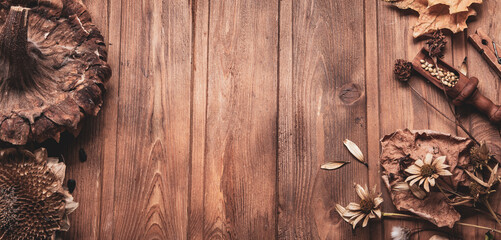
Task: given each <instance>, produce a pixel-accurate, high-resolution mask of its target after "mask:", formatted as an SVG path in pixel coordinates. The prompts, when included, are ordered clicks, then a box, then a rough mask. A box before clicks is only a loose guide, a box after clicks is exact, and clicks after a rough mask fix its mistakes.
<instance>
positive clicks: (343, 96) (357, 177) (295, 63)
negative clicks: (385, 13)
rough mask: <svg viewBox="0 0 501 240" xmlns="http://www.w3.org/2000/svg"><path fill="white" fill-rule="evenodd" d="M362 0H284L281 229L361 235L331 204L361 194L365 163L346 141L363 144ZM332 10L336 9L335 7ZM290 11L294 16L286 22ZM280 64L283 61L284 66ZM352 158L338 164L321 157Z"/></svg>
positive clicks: (300, 234) (306, 234)
mask: <svg viewBox="0 0 501 240" xmlns="http://www.w3.org/2000/svg"><path fill="white" fill-rule="evenodd" d="M363 4H364V2H363V1H361V0H360V1H359V0H357V1H326V0H324V1H293V2H292V3H291V2H289V1H282V4H281V13H280V16H281V18H282V17H284V19H281V30H280V34H281V37H280V61H279V62H280V68H281V70H280V72H279V74H280V81H279V82H280V87H279V89H280V93H279V105H280V107H279V133H280V135H279V159H278V166H279V169H278V174H279V207H280V208H279V213H280V214H279V220H278V222H279V233H278V234H279V237H280V238H283V239H297V238H305V239H318V238H320V239H366V238H368V237H369V231H368V229H367V228H365V229H361V228H360V229H357V230H356V231H355V232H354V233H353V234H352V230H351V226H350V225H348V224H347V223H345V222H344V221H343V220H342V219H341V217H340V216H339V215H338V213H337V212H336V210H335V204H336V203H340V204H343V205H347V204H348V202H350V201H358V197H357V196H356V194H355V191H354V189H353V184H354V182H356V183H360V184H366V183H367V181H368V171H367V168H366V167H365V166H364V165H362V164H360V163H358V162H357V161H356V160H355V159H354V158H353V157H352V156H351V155H350V153H349V152H348V151H347V150H346V149H345V148H344V146H343V144H342V141H343V139H345V138H349V139H350V140H352V141H354V142H356V143H357V144H358V145H359V146H360V148H361V149H362V150H363V152H366V150H367V144H366V143H367V132H366V126H367V121H366V98H365V89H364V88H365V86H366V85H365V71H364V66H365V57H364V9H363V8H358V7H357V8H354V7H353V6H363ZM333 13H336V14H333ZM288 19H292V24H291V25H289V24H290V23H288V21H289V20H288ZM282 67H283V69H282ZM333 160H351V161H352V163H351V164H350V165H347V166H346V167H343V168H342V169H339V170H336V171H332V172H330V171H324V170H321V169H320V165H321V164H322V163H324V162H328V161H333Z"/></svg>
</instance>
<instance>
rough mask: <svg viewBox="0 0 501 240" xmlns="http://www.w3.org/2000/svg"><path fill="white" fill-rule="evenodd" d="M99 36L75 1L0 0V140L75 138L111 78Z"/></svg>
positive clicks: (23, 141)
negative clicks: (68, 135) (67, 133)
mask: <svg viewBox="0 0 501 240" xmlns="http://www.w3.org/2000/svg"><path fill="white" fill-rule="evenodd" d="M106 59H107V52H106V44H105V43H104V38H103V36H102V35H101V33H100V31H99V30H98V29H97V27H96V26H95V25H94V24H93V23H92V21H91V17H90V13H89V12H88V11H87V9H86V7H85V6H84V5H83V3H82V1H81V0H43V1H42V0H22V1H21V0H0V93H1V101H0V140H2V141H5V142H9V143H12V144H15V145H25V144H26V143H28V142H42V141H44V140H46V139H48V138H54V139H56V140H58V139H59V134H60V133H61V132H63V131H66V130H68V131H70V132H71V133H73V134H75V135H76V134H78V132H79V130H80V124H79V123H80V121H81V119H83V118H84V116H86V115H96V114H97V113H98V112H99V110H100V108H101V105H102V97H103V95H104V91H105V87H104V82H105V81H107V80H108V79H109V78H110V76H111V68H110V67H109V66H108V64H107V63H106Z"/></svg>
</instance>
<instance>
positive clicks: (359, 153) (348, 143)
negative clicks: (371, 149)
mask: <svg viewBox="0 0 501 240" xmlns="http://www.w3.org/2000/svg"><path fill="white" fill-rule="evenodd" d="M343 143H344V145H345V146H346V148H348V151H350V153H351V154H352V155H353V156H354V157H355V158H356V159H357V160H358V161H360V162H362V163H363V164H365V159H364V154H362V151H361V150H360V148H359V147H358V146H357V144H355V143H354V142H352V141H350V140H348V139H345V140H344V141H343Z"/></svg>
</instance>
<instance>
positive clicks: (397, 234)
mask: <svg viewBox="0 0 501 240" xmlns="http://www.w3.org/2000/svg"><path fill="white" fill-rule="evenodd" d="M410 236H411V230H410V229H408V228H404V227H399V226H393V228H392V229H391V239H392V240H409V239H410Z"/></svg>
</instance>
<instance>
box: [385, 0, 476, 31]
mask: <svg viewBox="0 0 501 240" xmlns="http://www.w3.org/2000/svg"><path fill="white" fill-rule="evenodd" d="M428 1H430V2H432V1H433V0H401V1H396V2H393V3H392V4H393V5H395V6H396V7H398V8H400V9H412V10H414V11H416V12H418V13H419V19H418V21H417V23H416V24H415V25H414V27H413V30H414V33H413V36H414V37H415V38H417V37H419V36H421V35H423V34H425V33H430V32H434V31H437V30H440V29H449V30H451V31H452V32H453V33H457V32H461V31H463V30H464V29H466V28H467V27H468V26H467V25H466V20H467V19H468V18H469V17H470V16H475V15H476V14H477V12H476V11H475V10H474V9H472V8H471V7H470V5H471V3H475V2H481V1H476V0H467V1H462V0H437V2H440V1H441V2H449V3H448V4H451V5H448V4H434V5H433V6H428ZM456 2H462V3H461V4H455V3H456ZM451 8H452V10H451ZM459 9H466V10H464V11H459ZM451 11H453V12H454V13H451ZM456 11H459V12H456Z"/></svg>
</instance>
